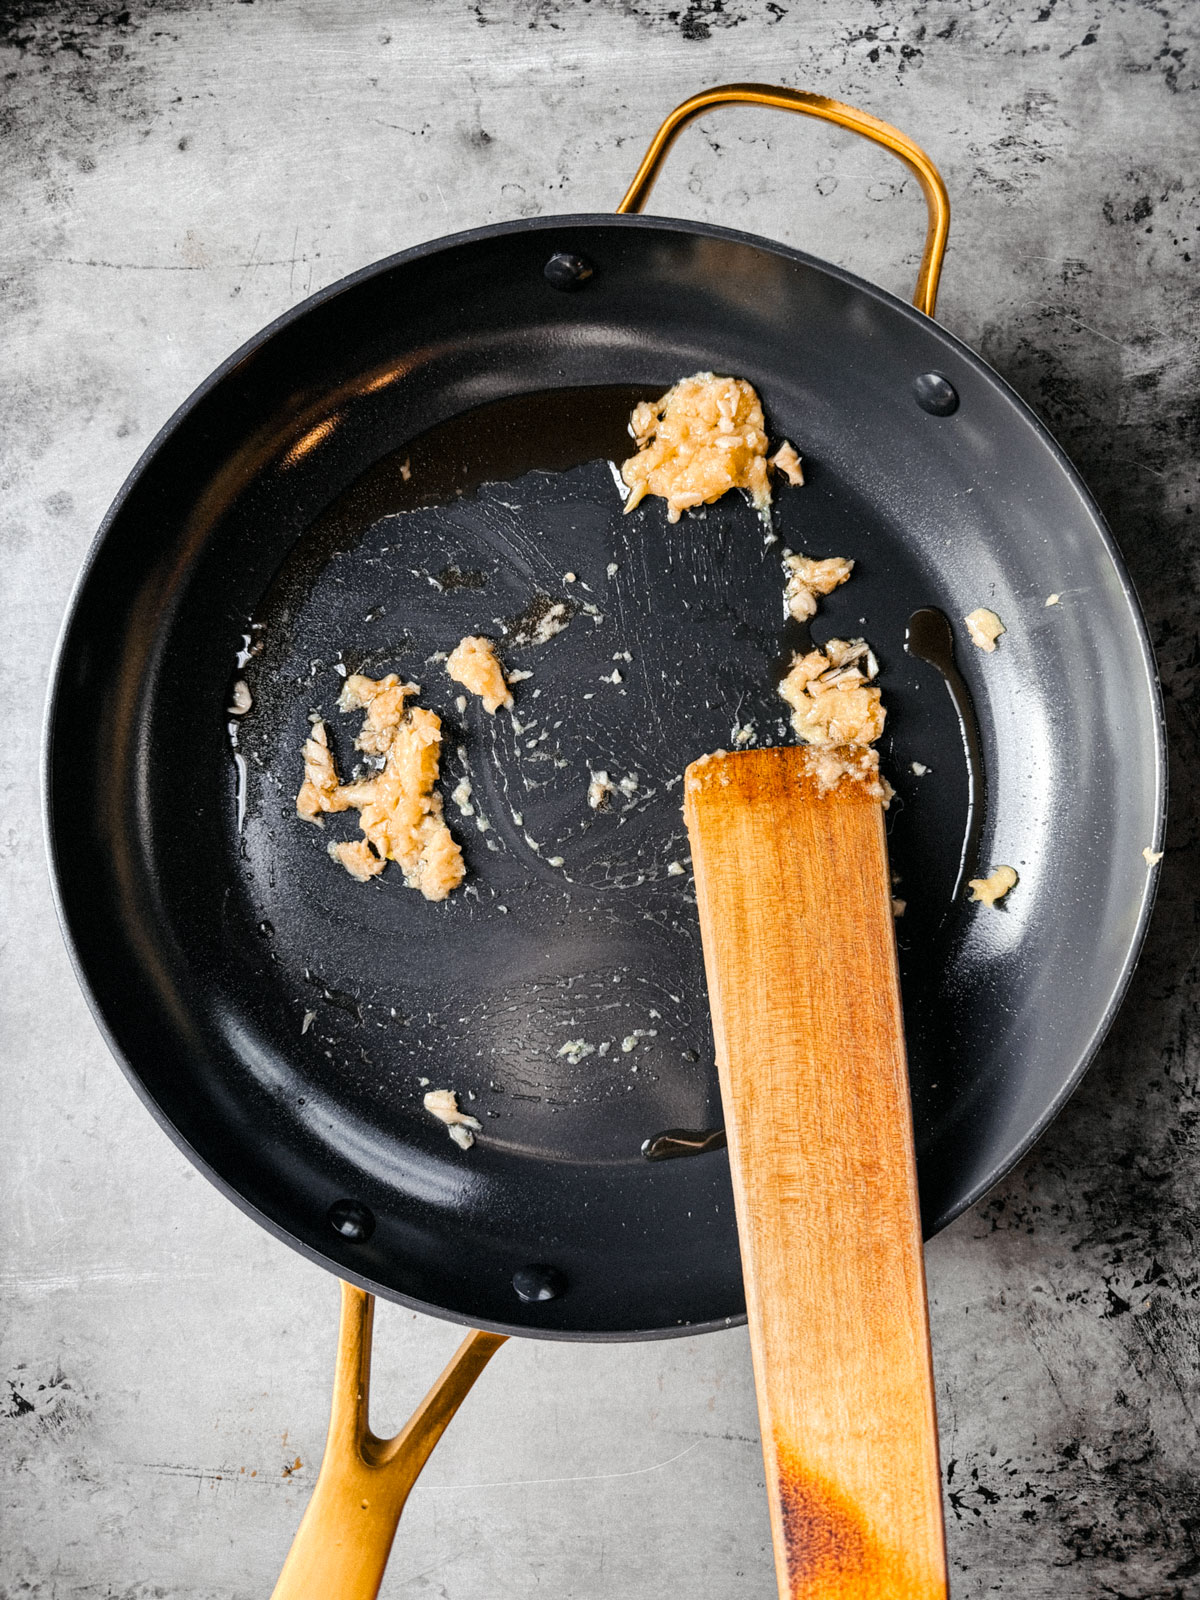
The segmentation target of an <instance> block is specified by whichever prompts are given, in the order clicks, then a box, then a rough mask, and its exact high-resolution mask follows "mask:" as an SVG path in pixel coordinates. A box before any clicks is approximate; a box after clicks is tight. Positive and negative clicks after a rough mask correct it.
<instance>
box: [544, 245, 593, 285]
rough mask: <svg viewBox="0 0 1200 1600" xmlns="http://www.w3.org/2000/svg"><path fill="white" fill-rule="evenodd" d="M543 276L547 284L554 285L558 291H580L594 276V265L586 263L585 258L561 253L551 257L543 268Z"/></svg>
mask: <svg viewBox="0 0 1200 1600" xmlns="http://www.w3.org/2000/svg"><path fill="white" fill-rule="evenodd" d="M542 275H543V277H544V278H545V280H546V282H547V283H549V284H553V286H554V287H555V288H556V289H578V288H579V286H580V285H581V284H584V283H586V282H587V280H588V279H589V278H590V277H591V275H592V264H591V262H590V261H585V260H584V258H583V256H573V255H568V254H567V253H566V252H565V251H560V252H559V253H558V254H557V255H553V256H551V257H550V259H549V261H547V263H546V265H545V266H544V267H543V268H542Z"/></svg>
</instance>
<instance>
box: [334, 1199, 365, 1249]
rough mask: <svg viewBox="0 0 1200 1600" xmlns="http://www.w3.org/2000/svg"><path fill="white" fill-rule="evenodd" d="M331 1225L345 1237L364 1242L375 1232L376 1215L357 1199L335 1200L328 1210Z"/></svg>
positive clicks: (358, 1242)
mask: <svg viewBox="0 0 1200 1600" xmlns="http://www.w3.org/2000/svg"><path fill="white" fill-rule="evenodd" d="M326 1216H327V1217H328V1218H329V1226H330V1227H331V1228H332V1229H333V1231H334V1232H335V1233H340V1234H341V1236H342V1238H343V1239H353V1240H354V1241H355V1243H356V1244H362V1243H364V1242H365V1241H366V1240H367V1239H369V1238H370V1237H371V1235H372V1234H373V1233H374V1232H375V1216H374V1213H373V1212H372V1211H370V1210H369V1209H368V1208H367V1207H366V1206H364V1205H361V1204H360V1203H359V1202H358V1201H357V1200H335V1201H334V1202H333V1204H332V1205H331V1206H330V1208H329V1210H328V1211H327V1212H326Z"/></svg>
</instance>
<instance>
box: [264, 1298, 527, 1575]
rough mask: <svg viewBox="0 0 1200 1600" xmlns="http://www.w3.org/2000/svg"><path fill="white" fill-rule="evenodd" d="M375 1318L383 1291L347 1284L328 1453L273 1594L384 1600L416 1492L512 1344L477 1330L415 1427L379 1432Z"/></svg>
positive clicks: (425, 1402)
mask: <svg viewBox="0 0 1200 1600" xmlns="http://www.w3.org/2000/svg"><path fill="white" fill-rule="evenodd" d="M374 1317H375V1297H374V1295H370V1294H367V1293H365V1292H364V1291H363V1290H362V1289H356V1288H355V1287H354V1286H353V1285H352V1284H349V1283H343V1284H342V1319H341V1325H340V1328H339V1332H338V1351H337V1371H336V1375H335V1377H334V1383H333V1406H332V1410H331V1412H330V1417H329V1434H328V1437H327V1438H326V1441H325V1455H324V1457H323V1459H322V1461H321V1471H320V1475H319V1476H318V1478H317V1484H316V1488H315V1489H314V1490H313V1494H312V1499H311V1500H310V1501H309V1503H308V1509H307V1511H306V1512H305V1513H304V1520H303V1521H302V1522H301V1524H300V1527H299V1529H298V1530H297V1532H296V1537H295V1539H294V1540H293V1541H292V1548H291V1549H290V1550H289V1551H288V1557H287V1560H286V1561H285V1562H284V1565H283V1571H282V1572H281V1573H280V1574H279V1581H278V1583H277V1584H276V1585H275V1588H274V1591H273V1593H272V1600H375V1596H376V1595H377V1594H378V1593H379V1585H380V1584H381V1583H382V1582H383V1573H384V1568H385V1567H386V1566H387V1560H388V1556H389V1555H390V1554H391V1549H392V1540H393V1539H394V1538H395V1537H396V1527H397V1524H398V1523H399V1521H400V1513H401V1512H402V1511H403V1510H404V1502H405V1501H406V1500H407V1499H408V1496H409V1491H410V1490H411V1489H412V1486H413V1484H414V1483H415V1482H416V1481H417V1478H418V1477H419V1476H420V1473H421V1469H422V1467H424V1465H425V1463H426V1461H428V1459H429V1456H430V1454H431V1452H432V1450H433V1447H434V1445H436V1444H437V1442H438V1440H439V1439H440V1438H441V1436H442V1434H443V1433H444V1432H445V1430H446V1427H447V1424H448V1423H449V1421H450V1419H451V1417H452V1416H453V1415H454V1413H455V1412H456V1411H457V1410H458V1408H459V1406H460V1405H461V1404H462V1402H463V1401H464V1400H465V1399H466V1397H467V1393H468V1391H469V1390H470V1388H471V1385H472V1384H473V1383H474V1382H475V1380H476V1378H477V1377H478V1376H479V1374H480V1373H481V1372H482V1371H483V1369H484V1367H486V1366H487V1364H488V1362H489V1361H490V1360H491V1358H492V1356H493V1355H494V1354H495V1353H496V1351H497V1350H498V1349H499V1348H500V1346H501V1345H502V1344H503V1343H504V1339H503V1337H502V1336H501V1335H500V1334H497V1333H479V1332H472V1333H469V1334H468V1335H467V1337H466V1338H465V1339H464V1340H463V1342H462V1344H460V1345H459V1347H458V1349H457V1350H456V1351H455V1353H454V1355H453V1356H452V1357H451V1360H450V1364H449V1366H448V1367H447V1368H446V1370H445V1371H444V1372H443V1373H442V1375H441V1377H440V1378H439V1379H438V1380H437V1382H436V1383H435V1384H434V1386H433V1388H432V1389H430V1391H429V1393H428V1394H427V1395H426V1396H425V1398H424V1400H422V1402H421V1404H420V1405H419V1406H418V1407H417V1409H416V1411H415V1412H414V1413H413V1415H412V1417H411V1418H410V1419H409V1421H408V1423H407V1424H406V1425H405V1427H403V1428H402V1429H401V1430H400V1432H399V1433H398V1434H397V1435H396V1436H395V1438H394V1439H379V1438H377V1437H376V1436H375V1434H373V1433H372V1432H371V1429H370V1427H369V1425H368V1421H367V1414H368V1399H369V1394H370V1382H371V1326H372V1323H373V1321H374Z"/></svg>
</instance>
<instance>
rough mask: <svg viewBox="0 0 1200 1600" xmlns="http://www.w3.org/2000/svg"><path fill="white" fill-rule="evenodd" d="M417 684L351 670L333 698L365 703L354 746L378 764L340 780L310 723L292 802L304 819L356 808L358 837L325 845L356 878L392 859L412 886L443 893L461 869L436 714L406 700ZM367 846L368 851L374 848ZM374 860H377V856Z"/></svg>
mask: <svg viewBox="0 0 1200 1600" xmlns="http://www.w3.org/2000/svg"><path fill="white" fill-rule="evenodd" d="M417 692H418V691H417V686H416V685H415V684H412V683H401V682H400V680H399V679H398V678H397V677H396V675H395V673H389V675H388V676H387V677H386V678H382V679H380V680H379V681H378V682H376V681H375V680H374V679H372V678H367V677H364V676H363V675H362V674H361V673H353V674H352V675H351V676H350V677H348V678H347V679H346V682H345V684H344V685H343V686H342V692H341V695H340V696H339V698H338V707H339V709H340V710H342V711H359V710H361V711H364V712H365V713H366V715H365V716H364V718H363V725H362V728H361V729H360V730H359V734H358V737H357V738H356V739H355V741H354V743H355V747H356V748H357V749H359V750H361V751H362V752H363V753H364V754H365V755H368V756H374V757H376V758H382V760H383V770H382V771H381V772H379V773H378V774H377V776H376V777H374V778H370V779H367V780H366V781H365V782H362V783H349V784H342V783H339V781H338V775H337V767H336V765H335V764H334V759H333V752H332V751H331V750H330V749H329V739H328V735H327V733H326V731H325V724H324V723H323V722H316V723H314V724H313V727H312V732H311V733H310V735H309V737H308V739H307V740H306V742H305V745H304V783H303V784H302V786H301V789H300V793H299V794H298V795H297V796H296V810H297V812H298V813H299V815H300V816H301V817H303V818H304V819H305V821H307V822H319V821H320V820H321V814H322V813H323V812H339V811H349V810H350V809H351V807H356V808H357V809H358V811H359V812H360V826H361V828H362V831H363V835H364V837H363V839H362V840H361V841H359V842H358V843H356V844H347V845H335V846H331V847H330V852H329V853H330V855H331V856H332V857H333V858H334V859H335V860H337V861H339V862H340V863H341V865H342V866H344V867H345V868H346V870H347V872H349V873H350V874H351V876H353V877H355V878H357V879H358V880H359V881H360V882H366V881H367V879H368V878H372V877H375V876H376V875H377V874H378V873H379V872H381V871H382V870H383V866H382V863H383V862H384V861H396V862H398V863H399V864H400V867H401V869H402V871H403V873H404V881H405V883H406V884H407V885H408V886H409V888H410V889H419V890H420V891H421V893H422V894H423V895H424V897H425V898H426V900H444V899H445V898H446V896H447V895H448V894H449V893H450V891H451V890H452V889H456V888H457V887H458V885H459V884H460V883H461V882H462V880H463V877H464V876H465V868H464V867H463V859H462V851H461V850H460V849H459V847H458V845H457V844H456V843H455V842H454V839H453V838H452V836H451V834H450V830H449V828H447V826H446V824H445V822H444V820H443V818H442V797H441V795H440V794H436V793H435V792H434V784H435V783H436V782H437V777H438V763H439V755H440V752H439V746H440V744H441V739H442V734H441V727H442V724H441V719H440V718H439V717H438V716H436V715H435V713H434V712H432V711H427V710H425V709H424V707H422V706H407V705H406V703H405V702H406V701H407V700H408V699H409V698H410V697H411V696H412V695H415V694H416V693H417ZM372 852H373V853H372ZM376 860H378V861H379V862H380V865H379V866H375V865H374V863H375V861H376Z"/></svg>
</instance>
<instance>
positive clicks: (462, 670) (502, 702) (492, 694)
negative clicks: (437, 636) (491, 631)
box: [446, 634, 513, 716]
mask: <svg viewBox="0 0 1200 1600" xmlns="http://www.w3.org/2000/svg"><path fill="white" fill-rule="evenodd" d="M446 671H447V672H448V673H449V674H450V676H451V677H452V678H453V679H454V681H455V683H461V684H462V686H463V688H464V689H469V690H470V691H471V693H472V694H477V695H478V696H479V698H480V699H481V700H482V701H483V709H484V710H485V711H486V712H488V713H489V714H490V715H492V716H495V714H496V712H497V711H499V709H500V707H501V706H505V707H511V706H512V703H513V698H512V695H511V693H510V692H509V688H508V684H507V682H506V681H505V677H504V669H503V668H502V667H501V665H500V663H499V661H497V659H496V648H495V646H494V645H493V644H492V641H491V640H490V639H485V638H483V637H482V636H481V635H480V634H468V635H467V637H466V638H465V639H463V640H462V641H461V642H460V643H459V644H458V645H456V646H455V648H454V649H453V650H452V651H451V652H450V655H449V657H448V658H447V660H446Z"/></svg>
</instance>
